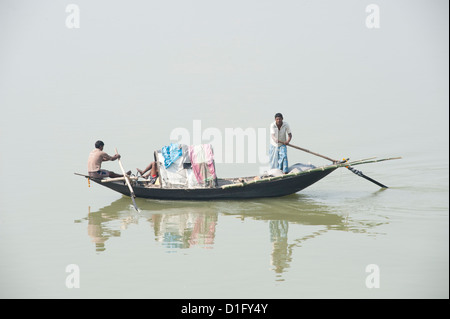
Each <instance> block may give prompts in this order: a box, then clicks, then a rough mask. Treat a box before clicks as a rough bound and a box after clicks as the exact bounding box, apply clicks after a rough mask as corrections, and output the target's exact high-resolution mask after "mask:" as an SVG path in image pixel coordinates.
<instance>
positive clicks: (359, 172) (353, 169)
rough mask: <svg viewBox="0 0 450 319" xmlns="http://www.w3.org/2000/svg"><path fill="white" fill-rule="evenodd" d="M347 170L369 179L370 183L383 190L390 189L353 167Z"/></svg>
mask: <svg viewBox="0 0 450 319" xmlns="http://www.w3.org/2000/svg"><path fill="white" fill-rule="evenodd" d="M347 168H348V169H349V170H350V171H351V172H352V173H355V174H356V175H358V176H360V177H362V178H365V179H367V180H368V181H371V182H372V183H374V184H376V185H378V186H380V187H382V188H388V187H387V186H386V185H383V184H381V183H380V182H377V181H376V180H374V179H372V178H370V177H369V176H366V175H364V174H363V173H362V172H361V171H358V170H357V169H355V168H353V167H351V166H347Z"/></svg>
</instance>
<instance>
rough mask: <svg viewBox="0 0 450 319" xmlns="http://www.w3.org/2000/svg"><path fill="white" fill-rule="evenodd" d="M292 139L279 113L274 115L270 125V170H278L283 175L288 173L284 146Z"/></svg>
mask: <svg viewBox="0 0 450 319" xmlns="http://www.w3.org/2000/svg"><path fill="white" fill-rule="evenodd" d="M291 139H292V133H291V128H290V127H289V124H288V123H286V122H283V115H282V114H281V113H277V114H275V122H273V123H272V124H271V125H270V150H269V155H270V168H271V169H272V168H278V169H280V170H282V171H283V173H285V174H286V173H287V172H288V158H287V147H286V145H288V144H289V142H290V141H291Z"/></svg>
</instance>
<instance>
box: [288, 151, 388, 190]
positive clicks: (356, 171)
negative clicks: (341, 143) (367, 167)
mask: <svg viewBox="0 0 450 319" xmlns="http://www.w3.org/2000/svg"><path fill="white" fill-rule="evenodd" d="M287 145H288V146H290V147H293V148H296V149H298V150H301V151H304V152H306V153H310V154H313V155H316V156H319V157H322V158H324V159H327V160H329V161H332V162H333V163H339V161H337V160H334V159H332V158H329V157H327V156H324V155H321V154H318V153H314V152H311V151H310V150H307V149H305V148H301V147H298V146H295V145H292V144H287ZM346 167H347V169H348V170H349V171H351V172H352V173H354V174H356V175H358V176H359V177H362V178H365V179H367V180H368V181H371V182H372V183H374V184H376V185H378V186H380V187H382V188H388V187H387V186H386V185H383V184H381V183H380V182H377V181H376V180H374V179H372V178H370V177H369V176H366V175H364V174H363V172H361V171H358V170H357V169H355V168H353V167H351V166H350V165H349V166H346Z"/></svg>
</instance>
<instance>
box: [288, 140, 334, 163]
mask: <svg viewBox="0 0 450 319" xmlns="http://www.w3.org/2000/svg"><path fill="white" fill-rule="evenodd" d="M288 146H290V147H293V148H296V149H298V150H300V151H303V152H306V153H310V154H313V155H316V156H319V157H322V158H324V159H326V160H329V161H332V162H333V163H337V162H339V161H336V160H334V159H332V158H329V157H327V156H325V155H320V154H318V153H314V152H311V151H310V150H307V149H306V148H301V147H299V146H295V145H292V144H288Z"/></svg>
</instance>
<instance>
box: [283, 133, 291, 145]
mask: <svg viewBox="0 0 450 319" xmlns="http://www.w3.org/2000/svg"><path fill="white" fill-rule="evenodd" d="M291 139H292V133H289V134H288V139H287V141H286V142H284V145H288V144H289V142H290V141H291Z"/></svg>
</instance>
